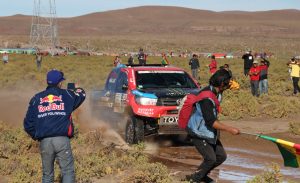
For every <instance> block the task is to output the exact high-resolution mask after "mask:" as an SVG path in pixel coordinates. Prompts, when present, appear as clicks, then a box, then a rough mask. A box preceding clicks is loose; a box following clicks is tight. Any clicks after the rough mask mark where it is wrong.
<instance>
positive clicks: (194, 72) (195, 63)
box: [189, 54, 200, 80]
mask: <svg viewBox="0 0 300 183" xmlns="http://www.w3.org/2000/svg"><path fill="white" fill-rule="evenodd" d="M189 65H190V66H191V70H192V76H193V78H194V79H198V80H200V77H198V71H199V68H200V64H199V60H198V55H196V54H193V58H191V59H190V61H189Z"/></svg>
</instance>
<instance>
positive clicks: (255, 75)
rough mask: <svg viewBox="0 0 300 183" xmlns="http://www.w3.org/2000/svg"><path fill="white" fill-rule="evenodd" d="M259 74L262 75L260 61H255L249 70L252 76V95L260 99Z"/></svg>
mask: <svg viewBox="0 0 300 183" xmlns="http://www.w3.org/2000/svg"><path fill="white" fill-rule="evenodd" d="M259 74H260V68H259V67H258V61H257V60H254V61H253V65H252V67H251V68H250V70H249V76H250V85H251V93H252V95H253V96H256V97H258V96H259V92H258V87H259Z"/></svg>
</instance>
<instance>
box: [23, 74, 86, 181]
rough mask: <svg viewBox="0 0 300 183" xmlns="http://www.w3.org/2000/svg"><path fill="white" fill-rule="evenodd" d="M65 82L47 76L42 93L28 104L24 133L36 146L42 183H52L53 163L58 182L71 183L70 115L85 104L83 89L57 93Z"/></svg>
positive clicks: (72, 166)
mask: <svg viewBox="0 0 300 183" xmlns="http://www.w3.org/2000/svg"><path fill="white" fill-rule="evenodd" d="M64 80H65V78H64V75H63V73H62V72H60V71H58V70H51V71H49V72H48V74H47V84H48V87H47V88H46V90H44V91H42V92H40V93H38V94H36V95H35V96H34V97H33V98H32V99H31V100H30V103H29V107H28V110H27V113H26V116H25V119H24V129H25V131H26V132H27V133H28V134H29V135H30V136H31V138H32V139H34V140H38V141H39V142H40V152H41V157H42V166H43V170H42V171H43V177H42V182H43V183H46V182H47V183H48V182H54V177H55V176H54V162H55V159H57V161H58V164H59V167H60V169H61V175H62V182H63V183H74V182H75V170H74V158H73V155H72V149H71V144H70V138H72V137H73V135H74V125H73V121H72V117H71V115H72V112H73V111H74V110H75V109H77V108H78V107H79V106H80V105H81V104H82V103H83V101H84V100H85V92H84V90H83V89H81V88H78V87H76V88H75V89H73V90H66V89H61V87H62V82H63V81H64Z"/></svg>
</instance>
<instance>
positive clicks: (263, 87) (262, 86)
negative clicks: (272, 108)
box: [259, 79, 268, 94]
mask: <svg viewBox="0 0 300 183" xmlns="http://www.w3.org/2000/svg"><path fill="white" fill-rule="evenodd" d="M259 93H260V94H263V93H265V94H268V79H263V80H260V81H259Z"/></svg>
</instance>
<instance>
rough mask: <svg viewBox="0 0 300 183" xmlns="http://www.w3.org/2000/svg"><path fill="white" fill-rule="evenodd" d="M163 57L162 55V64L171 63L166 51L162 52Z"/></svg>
mask: <svg viewBox="0 0 300 183" xmlns="http://www.w3.org/2000/svg"><path fill="white" fill-rule="evenodd" d="M161 57H162V60H161V64H162V65H169V64H170V63H169V60H168V58H167V56H166V54H165V53H162V54H161Z"/></svg>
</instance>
